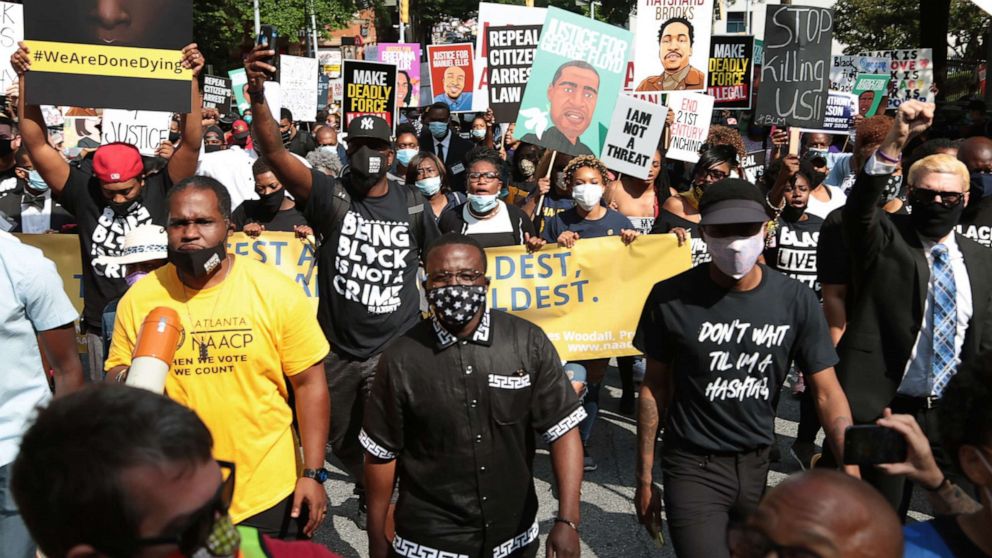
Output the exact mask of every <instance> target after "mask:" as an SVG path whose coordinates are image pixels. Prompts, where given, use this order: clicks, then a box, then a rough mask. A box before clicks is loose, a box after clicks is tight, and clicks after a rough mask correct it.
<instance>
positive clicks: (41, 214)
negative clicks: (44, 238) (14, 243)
mask: <svg viewBox="0 0 992 558" xmlns="http://www.w3.org/2000/svg"><path fill="white" fill-rule="evenodd" d="M43 195H44V196H45V207H43V208H42V209H38V208H37V207H35V206H33V205H25V204H23V203H22V204H21V232H23V233H28V234H41V233H46V232H48V231H49V230H51V228H52V192H51V190H46V191H45V192H44V194H43Z"/></svg>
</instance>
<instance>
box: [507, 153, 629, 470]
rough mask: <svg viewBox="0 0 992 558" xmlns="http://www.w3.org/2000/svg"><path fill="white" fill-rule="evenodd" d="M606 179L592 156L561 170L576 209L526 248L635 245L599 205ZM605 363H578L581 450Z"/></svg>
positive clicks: (621, 223)
mask: <svg viewBox="0 0 992 558" xmlns="http://www.w3.org/2000/svg"><path fill="white" fill-rule="evenodd" d="M608 176H609V171H608V170H607V169H606V166H605V165H604V164H603V163H602V162H600V160H599V159H597V158H595V157H592V156H589V155H582V156H579V157H576V158H574V159H572V161H571V162H570V163H569V164H568V165H567V166H566V167H565V169H564V177H565V183H566V184H567V185H568V187H569V191H570V192H571V194H572V199H573V200H574V201H575V207H573V208H572V209H568V210H566V211H563V212H561V213H559V214H558V215H557V216H555V217H554V219H552V220H550V221H549V222H548V224H547V226H546V227H545V229H544V232H543V233H542V236H541V238H535V239H533V240H531V241H530V242H528V243H527V246H528V248H529V249H531V250H533V251H536V250H540V249H541V248H542V247H543V246H544V245H545V244H546V243H557V244H558V245H559V246H564V247H567V248H572V247H573V246H575V243H576V242H579V241H580V239H584V238H600V237H604V236H616V237H619V238H620V240H621V241H623V243H624V244H630V243H631V242H634V240H635V239H636V238H637V237H638V235H639V233H638V232H637V230H635V229H634V225H632V224H631V222H630V220H629V219H627V218H626V217H624V216H623V215H622V214H620V213H619V212H617V211H614V210H613V209H610V208H608V207H606V206H605V205H603V204H602V203H601V202H602V199H603V193H604V192H605V190H606V185H607V180H608ZM607 363H608V359H596V360H587V361H580V362H579V363H578V364H581V365H582V366H584V367H585V369H586V372H587V378H586V395H585V397H584V400H583V407H584V408H585V410H586V413H587V415H588V416H587V417H586V418H585V419H584V420H583V421H582V422H581V423H580V424H579V431H580V433H581V436H582V445H583V448H585V446H586V442H588V441H589V438H590V436H592V426H593V423H594V422H595V420H596V415H597V414H598V412H599V389H600V386H601V385H602V381H603V377H604V376H605V374H606V366H607ZM584 468H585V470H586V471H595V470H596V469H597V465H596V461H595V460H594V459H593V457H592V455H590V454H589V452H588V451H586V452H585V462H584Z"/></svg>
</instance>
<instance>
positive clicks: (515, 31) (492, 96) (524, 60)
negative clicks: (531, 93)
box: [486, 25, 541, 122]
mask: <svg viewBox="0 0 992 558" xmlns="http://www.w3.org/2000/svg"><path fill="white" fill-rule="evenodd" d="M540 38H541V26H540V25H509V26H503V27H489V28H488V31H487V34H486V40H487V46H488V51H487V52H486V62H487V65H488V69H489V106H490V107H492V109H493V116H495V118H496V121H497V122H514V121H516V120H517V113H518V112H520V100H521V98H523V95H524V86H526V85H527V80H529V79H530V70H531V66H532V65H533V63H534V49H536V48H537V43H538V41H539V40H540Z"/></svg>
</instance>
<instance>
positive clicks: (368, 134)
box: [348, 114, 393, 142]
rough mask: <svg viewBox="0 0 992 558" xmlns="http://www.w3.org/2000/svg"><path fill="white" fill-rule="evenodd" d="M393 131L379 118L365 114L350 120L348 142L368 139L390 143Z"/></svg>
mask: <svg viewBox="0 0 992 558" xmlns="http://www.w3.org/2000/svg"><path fill="white" fill-rule="evenodd" d="M392 133H393V130H392V128H390V127H389V124H387V123H386V120H385V119H384V118H382V117H381V116H375V115H372V114H366V115H362V116H358V117H355V118H353V119H352V121H351V123H350V124H348V140H349V141H350V140H353V139H359V138H369V139H377V140H382V141H385V142H389V141H390V136H391V135H392Z"/></svg>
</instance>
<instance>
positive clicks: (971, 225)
mask: <svg viewBox="0 0 992 558" xmlns="http://www.w3.org/2000/svg"><path fill="white" fill-rule="evenodd" d="M958 160H959V161H961V162H962V163H964V165H965V166H966V167H968V175H969V178H970V179H971V188H970V192H971V198H970V200H969V201H968V205H967V207H965V210H964V213H962V214H961V221H960V223H959V224H958V226H957V227H956V228H957V231H958V232H959V233H961V234H963V235H964V236H967V237H968V238H970V239H972V240H974V241H975V242H977V243H979V244H981V245H982V246H985V247H986V248H992V139H989V138H987V137H985V136H975V137H972V138H968V139H966V140H964V141H963V142H961V147H959V148H958Z"/></svg>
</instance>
